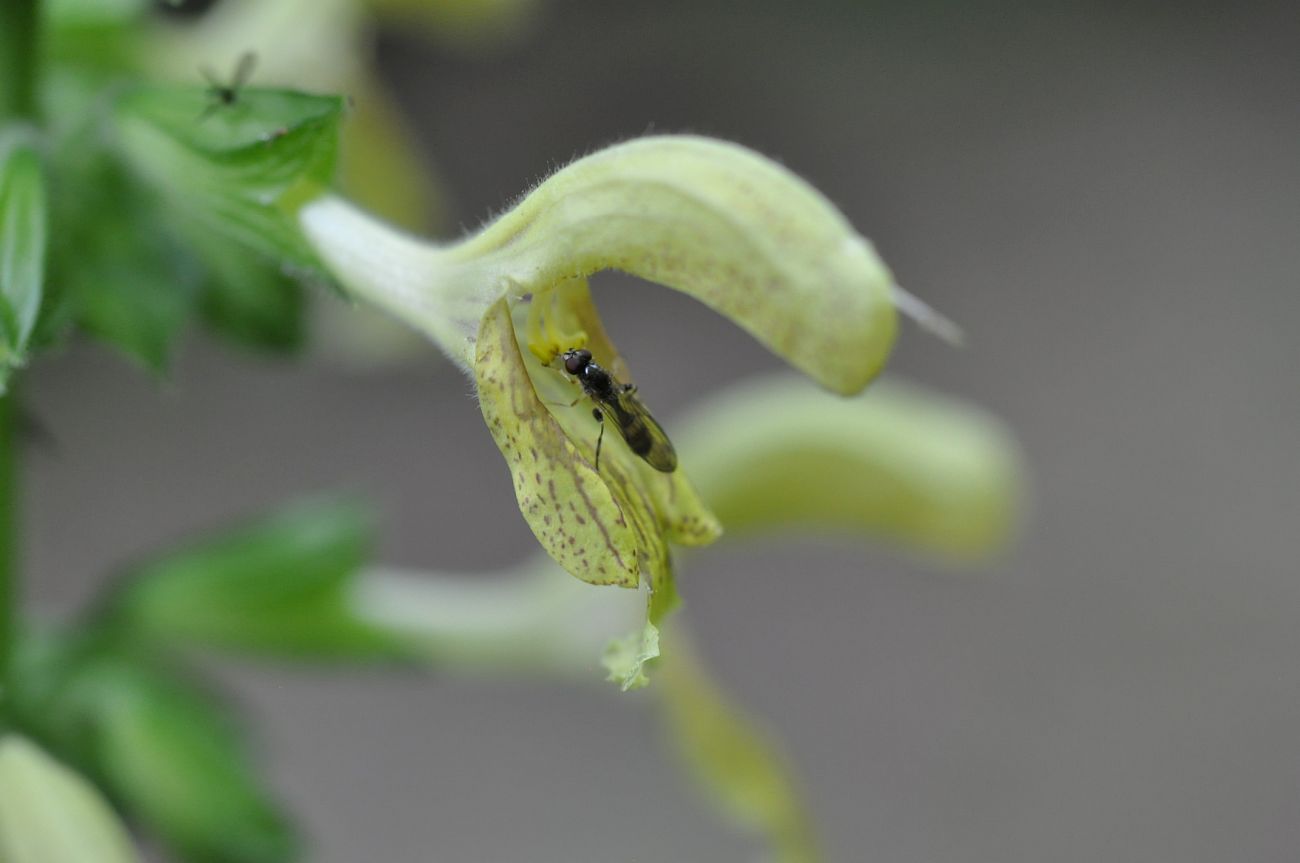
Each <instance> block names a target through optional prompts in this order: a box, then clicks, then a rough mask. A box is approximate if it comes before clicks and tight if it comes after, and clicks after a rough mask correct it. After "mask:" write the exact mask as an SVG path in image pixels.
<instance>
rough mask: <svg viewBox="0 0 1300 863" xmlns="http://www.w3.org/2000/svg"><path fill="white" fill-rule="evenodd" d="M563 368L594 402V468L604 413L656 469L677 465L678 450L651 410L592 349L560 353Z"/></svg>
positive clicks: (632, 387)
mask: <svg viewBox="0 0 1300 863" xmlns="http://www.w3.org/2000/svg"><path fill="white" fill-rule="evenodd" d="M561 358H562V359H563V360H564V370H565V371H566V372H568V373H569V374H571V375H573V376H574V377H575V378H577V379H578V383H579V384H581V385H582V391H583V392H584V393H585V394H586V395H588V396H590V397H591V399H592V401H594V402H596V404H597V405H598V407H596V408H593V409H592V411H591V414H592V416H594V417H595V418H596V421H597V422H599V423H600V434H599V436H597V438H596V470H600V444H601V441H603V440H604V438H605V417H606V416H608V417H609V418H610V419H611V420H612V421H613V423H614V427H615V428H616V429H618V433H619V434H620V435H621V436H622V437H623V440H625V441H627V447H628V449H630V450H632V452H634V453H636V454H637V455H639V456H641V458H643V459H645V461H646V463H647V464H649V465H650V466H651V467H652V468H654V469H655V470H661V471H663V472H664V473H672V472H673V471H674V470H676V469H677V451H676V450H674V449H673V445H672V442H671V441H669V440H668V435H667V434H666V433H665V432H664V430H663V428H662V427H661V426H660V425H659V423H657V422H655V418H654V417H652V416H650V411H648V410H646V406H645V405H643V404H641V400H640V399H639V398H637V397H636V387H635V386H633V385H632V384H623V383H619V382H618V379H617V378H615V377H614V376H613V375H611V374H610V373H609V372H607V371H605V370H604V369H603V368H601V367H600V366H599V365H597V364H596V363H595V362H593V361H592V359H591V351H589V350H586V349H584V348H577V349H572V350H567V351H565V352H564V354H563V355H562V357H561Z"/></svg>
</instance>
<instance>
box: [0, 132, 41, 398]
mask: <svg viewBox="0 0 1300 863" xmlns="http://www.w3.org/2000/svg"><path fill="white" fill-rule="evenodd" d="M26 137H27V136H26V135H25V134H23V132H22V130H10V131H9V132H8V133H7V134H5V135H4V136H3V137H0V392H3V391H4V389H5V387H6V385H7V380H8V377H9V373H10V371H11V370H12V369H13V368H15V367H16V366H21V365H22V364H23V363H24V362H25V361H26V357H27V347H28V341H29V339H30V338H31V334H32V328H33V327H35V325H36V318H37V315H38V314H39V313H40V309H41V296H42V293H43V291H44V286H45V252H46V250H45V242H46V230H47V219H48V214H47V212H46V196H45V178H44V175H43V170H42V167H41V159H40V156H38V155H37V153H36V149H35V147H34V146H33V145H32V144H31V143H28V142H27V141H26V140H25V139H26Z"/></svg>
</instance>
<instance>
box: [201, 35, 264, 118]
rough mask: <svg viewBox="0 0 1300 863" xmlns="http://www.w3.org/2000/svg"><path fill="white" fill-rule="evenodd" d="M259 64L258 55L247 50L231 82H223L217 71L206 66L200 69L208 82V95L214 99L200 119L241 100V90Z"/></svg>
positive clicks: (240, 57)
mask: <svg viewBox="0 0 1300 863" xmlns="http://www.w3.org/2000/svg"><path fill="white" fill-rule="evenodd" d="M256 66H257V55H256V54H254V53H253V52H252V51H245V52H244V53H243V54H240V55H239V60H238V61H237V62H236V63H235V74H234V75H231V76H230V83H229V84H223V83H221V80H220V79H219V78H217V75H216V73H215V72H213V71H212V70H211V69H209V68H207V67H206V66H205V67H203V68H202V69H200V70H199V73H200V74H202V75H203V77H204V78H205V79H207V82H208V97H209V98H210V99H211V100H212V102H211V104H209V105H208V107H206V108H204V109H203V113H202V114H200V115H199V119H200V120H204V119H206V118H207V117H208V115H209V114H211V113H213V112H214V111H219V110H221V109H222V108H228V107H230V106H231V105H234V104H235V103H236V102H238V101H239V91H240V89H242V88H243V86H244V85H245V84H247V83H248V79H249V78H251V77H252V76H253V69H254V68H256Z"/></svg>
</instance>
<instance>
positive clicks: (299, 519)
mask: <svg viewBox="0 0 1300 863" xmlns="http://www.w3.org/2000/svg"><path fill="white" fill-rule="evenodd" d="M371 544H372V529H371V525H370V519H369V518H367V517H366V515H365V513H364V512H363V510H362V509H361V508H359V507H357V506H355V505H352V504H348V503H340V502H313V503H305V504H299V505H297V506H294V507H289V508H286V509H285V510H283V511H281V512H278V513H275V514H272V515H269V516H266V517H263V518H261V519H258V520H256V521H253V522H251V523H249V524H247V525H245V526H243V527H240V528H236V529H234V530H231V531H228V532H226V533H224V534H221V535H219V536H216V537H215V538H212V539H208V540H203V541H200V542H198V543H196V544H194V545H192V546H190V547H188V548H185V549H182V550H179V551H176V552H172V553H170V554H167V555H164V556H162V557H159V558H158V559H156V560H154V561H152V562H149V563H146V564H144V565H142V566H138V567H135V568H134V569H133V570H131V571H130V572H128V573H127V578H126V580H125V582H124V583H122V584H120V585H119V586H118V587H117V588H116V589H115V590H113V591H112V592H111V593H110V594H109V596H108V598H107V600H106V607H105V609H104V610H103V612H102V615H101V618H100V620H101V622H102V623H103V624H104V625H105V626H106V627H109V628H110V629H111V630H112V631H113V632H114V633H117V634H119V635H120V636H121V637H124V638H129V639H132V640H135V641H138V642H141V643H153V644H157V645H160V646H162V647H163V648H173V647H183V646H192V647H215V648H222V649H229V650H237V651H246V652H255V653H260V654H269V655H274V656H283V657H296V658H322V657H323V658H333V657H352V658H375V657H387V658H391V657H398V656H403V655H405V653H406V652H407V648H406V642H405V641H403V640H402V639H401V638H400V637H399V636H397V635H396V634H394V633H392V632H391V631H390V630H387V629H385V628H383V627H381V626H377V625H375V624H372V623H370V622H368V621H367V620H366V619H364V618H363V617H362V616H361V615H360V613H359V612H358V611H357V609H356V605H355V602H354V601H353V596H352V587H353V581H354V580H355V578H356V576H357V574H358V572H359V570H360V568H361V565H362V564H363V563H364V562H365V561H366V559H367V558H368V557H369V554H370V547H371Z"/></svg>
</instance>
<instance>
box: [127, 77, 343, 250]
mask: <svg viewBox="0 0 1300 863" xmlns="http://www.w3.org/2000/svg"><path fill="white" fill-rule="evenodd" d="M237 83H238V82H234V81H232V82H230V84H231V87H229V88H223V89H218V88H213V89H209V90H205V89H201V88H193V87H140V88H137V89H134V90H131V91H130V92H128V93H127V94H125V95H123V96H122V97H121V98H120V99H119V101H118V103H117V107H116V111H115V118H116V124H117V129H118V134H119V137H120V141H121V146H122V151H123V153H124V154H125V156H126V158H127V160H128V162H129V163H130V164H131V165H132V167H133V169H134V170H135V171H136V172H137V173H138V174H139V175H140V176H141V177H143V178H145V179H146V180H147V182H149V183H150V184H151V185H153V186H154V188H156V189H157V190H158V191H159V193H160V194H161V195H162V196H163V198H164V199H165V201H166V203H167V206H168V207H170V208H173V209H174V210H175V211H176V213H179V214H184V215H185V216H186V217H187V218H189V219H192V220H193V221H194V222H195V224H196V225H197V227H198V228H199V229H200V230H205V231H213V232H215V233H217V234H221V235H224V236H226V237H229V238H230V239H232V240H235V241H236V242H238V243H239V244H241V245H243V246H244V247H246V248H248V249H254V250H257V251H259V252H261V253H262V254H264V255H266V256H267V257H269V258H270V259H271V260H272V261H275V262H284V263H286V264H288V265H290V266H294V267H299V268H303V269H308V270H310V269H312V268H314V267H315V263H316V260H315V256H314V255H313V254H312V252H311V251H310V250H309V249H308V248H307V246H306V245H305V244H304V243H303V241H302V239H301V237H300V236H299V233H298V229H297V227H296V226H295V223H294V220H293V218H292V216H291V215H290V213H291V212H292V210H293V208H294V207H295V206H296V205H297V204H299V203H301V202H302V201H304V200H307V199H310V198H312V197H314V196H316V195H318V194H319V193H320V192H321V191H323V190H324V189H325V188H326V187H327V186H328V185H329V184H330V183H331V181H332V180H333V175H334V165H335V161H336V158H337V155H338V137H339V123H340V120H341V118H342V113H343V100H342V99H340V98H337V97H332V96H313V95H308V94H305V93H297V92H293V91H289V90H252V89H235V88H234V86H235V85H236V84H237Z"/></svg>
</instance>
